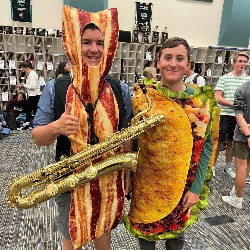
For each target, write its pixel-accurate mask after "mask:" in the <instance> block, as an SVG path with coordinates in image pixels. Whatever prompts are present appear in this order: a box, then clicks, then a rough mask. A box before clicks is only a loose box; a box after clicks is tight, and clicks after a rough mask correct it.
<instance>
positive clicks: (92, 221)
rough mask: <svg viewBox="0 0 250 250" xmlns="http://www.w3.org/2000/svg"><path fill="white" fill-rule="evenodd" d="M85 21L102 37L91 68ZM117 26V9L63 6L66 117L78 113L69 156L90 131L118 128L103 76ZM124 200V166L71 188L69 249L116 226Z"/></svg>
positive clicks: (100, 132) (108, 65) (84, 142)
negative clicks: (84, 46)
mask: <svg viewBox="0 0 250 250" xmlns="http://www.w3.org/2000/svg"><path fill="white" fill-rule="evenodd" d="M89 23H94V24H95V25H96V26H97V27H98V28H99V29H100V31H101V33H102V35H103V38H104V52H103V55H102V59H101V62H100V63H99V65H98V66H94V67H93V66H89V65H88V64H86V62H85V61H84V59H83V57H82V54H81V33H82V29H83V28H84V27H85V25H86V24H89ZM118 30H119V29H118V16H117V11H116V9H110V10H104V11H101V12H98V13H88V12H84V11H81V10H78V9H75V8H72V7H69V6H64V8H63V41H64V46H65V50H66V52H67V55H68V58H69V60H70V62H71V64H72V71H73V77H74V80H73V86H72V85H70V86H69V88H68V90H67V95H66V103H71V104H72V111H71V115H75V116H76V117H79V129H78V131H77V133H76V134H75V135H73V136H70V141H71V154H75V153H77V152H80V151H82V150H84V149H85V148H86V147H87V145H89V144H91V140H90V139H91V137H93V135H95V136H97V137H98V138H99V141H103V140H104V139H105V138H106V137H108V136H109V135H111V134H113V133H115V132H116V131H117V130H118V124H119V108H118V104H117V100H116V98H115V95H114V93H113V91H112V88H111V86H110V85H109V84H106V80H105V78H106V76H107V74H108V72H109V71H110V68H111V65H112V62H113V58H114V55H115V53H116V49H117V42H118ZM89 107H90V108H91V114H90V109H88V108H89ZM91 119H92V123H91ZM93 124H94V125H93ZM102 159H103V158H102ZM98 160H99V159H97V161H98ZM86 167H87V166H83V167H82V168H83V169H84V168H86ZM124 201H125V200H124V180H123V170H119V171H115V172H112V173H110V174H107V175H105V176H103V177H101V178H99V179H96V180H93V181H91V182H90V183H87V184H85V185H82V186H80V187H77V188H75V189H74V190H73V192H72V193H71V204H70V218H69V231H70V238H71V240H72V243H73V245H74V247H75V248H77V247H81V246H82V245H84V244H86V243H87V242H89V241H91V240H93V239H95V238H98V237H100V236H102V235H103V234H105V233H106V232H109V231H110V230H111V229H113V228H115V227H116V226H117V224H118V223H119V221H120V219H121V217H122V215H123V211H124Z"/></svg>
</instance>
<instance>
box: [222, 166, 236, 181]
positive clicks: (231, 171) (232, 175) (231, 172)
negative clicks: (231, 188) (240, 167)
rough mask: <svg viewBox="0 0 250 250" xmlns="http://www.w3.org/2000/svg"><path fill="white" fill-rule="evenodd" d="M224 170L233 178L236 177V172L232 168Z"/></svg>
mask: <svg viewBox="0 0 250 250" xmlns="http://www.w3.org/2000/svg"><path fill="white" fill-rule="evenodd" d="M224 172H225V173H226V174H227V175H228V176H229V177H230V178H231V179H235V176H236V173H235V172H234V171H233V169H232V168H226V167H225V168H224Z"/></svg>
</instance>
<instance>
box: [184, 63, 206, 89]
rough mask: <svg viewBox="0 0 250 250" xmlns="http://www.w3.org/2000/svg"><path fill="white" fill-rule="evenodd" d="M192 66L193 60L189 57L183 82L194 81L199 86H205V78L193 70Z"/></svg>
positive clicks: (193, 64)
mask: <svg viewBox="0 0 250 250" xmlns="http://www.w3.org/2000/svg"><path fill="white" fill-rule="evenodd" d="M194 66H195V63H194V60H193V59H190V60H189V64H188V68H187V70H186V76H185V77H184V79H183V80H184V82H185V83H194V84H197V85H198V86H199V87H201V86H205V85H206V82H205V79H204V78H203V76H201V75H200V74H198V73H195V72H194Z"/></svg>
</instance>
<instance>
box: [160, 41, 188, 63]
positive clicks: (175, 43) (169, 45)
mask: <svg viewBox="0 0 250 250" xmlns="http://www.w3.org/2000/svg"><path fill="white" fill-rule="evenodd" d="M181 44H182V45H183V46H184V47H185V48H186V50H187V57H188V61H189V60H190V46H189V44H188V42H187V41H186V40H185V39H184V38H181V37H172V38H169V39H167V40H166V41H165V42H164V43H163V44H162V46H161V49H160V52H159V58H160V57H161V54H162V51H163V50H164V49H166V48H175V47H178V46H179V45H181Z"/></svg>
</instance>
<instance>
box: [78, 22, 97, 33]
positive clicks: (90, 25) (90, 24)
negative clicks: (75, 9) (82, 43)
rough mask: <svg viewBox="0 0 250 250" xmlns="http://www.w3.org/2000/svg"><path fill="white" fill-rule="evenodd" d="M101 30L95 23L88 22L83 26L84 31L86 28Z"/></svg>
mask: <svg viewBox="0 0 250 250" xmlns="http://www.w3.org/2000/svg"><path fill="white" fill-rule="evenodd" d="M90 29H91V30H100V29H99V28H98V26H97V25H95V24H94V23H88V24H86V25H85V26H84V27H83V29H82V33H83V32H84V31H85V30H90Z"/></svg>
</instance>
